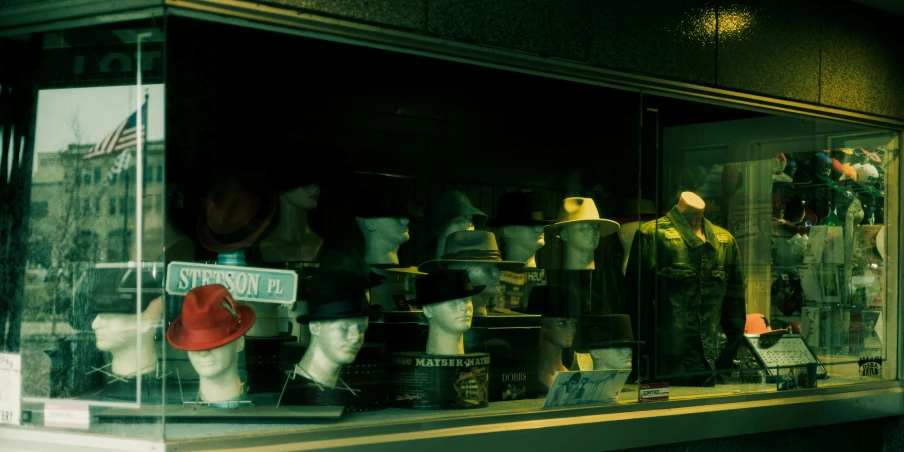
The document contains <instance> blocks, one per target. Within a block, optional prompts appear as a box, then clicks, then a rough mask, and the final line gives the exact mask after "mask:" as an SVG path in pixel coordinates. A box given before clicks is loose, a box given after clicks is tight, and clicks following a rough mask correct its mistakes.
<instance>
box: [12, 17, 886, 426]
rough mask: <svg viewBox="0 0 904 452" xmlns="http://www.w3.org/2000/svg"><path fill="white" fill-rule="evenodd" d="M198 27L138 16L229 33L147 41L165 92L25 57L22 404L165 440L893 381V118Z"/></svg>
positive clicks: (176, 31)
mask: <svg viewBox="0 0 904 452" xmlns="http://www.w3.org/2000/svg"><path fill="white" fill-rule="evenodd" d="M199 24H200V23H199V22H196V21H193V20H188V19H175V18H174V19H172V21H171V25H172V27H170V28H169V29H168V33H169V34H168V35H167V36H166V37H167V39H170V40H173V42H176V43H179V42H187V41H188V40H190V39H193V38H196V37H198V36H202V35H204V34H205V33H210V34H212V35H216V36H221V37H222V38H223V39H224V40H225V42H226V43H228V44H229V45H225V44H224V45H222V46H217V47H215V48H207V47H204V46H201V47H193V46H178V45H174V46H172V47H171V48H170V50H169V53H168V54H167V55H165V57H164V56H163V55H162V54H161V55H160V58H161V60H160V61H165V62H166V64H167V71H168V73H170V74H182V73H191V74H195V77H173V78H172V79H171V80H168V81H167V84H166V91H167V93H166V96H168V97H167V98H166V103H165V104H164V91H163V86H164V85H163V79H162V72H160V73H159V74H158V73H157V72H156V71H158V70H159V66H154V68H153V69H147V70H146V72H147V74H145V78H144V81H143V84H142V85H141V86H138V85H137V82H136V80H135V79H134V78H131V77H126V76H125V75H122V74H120V76H119V77H116V78H114V77H112V76H109V75H108V74H107V73H106V72H104V73H103V74H96V76H97V77H96V78H95V79H90V80H87V79H76V78H73V77H72V76H71V74H68V75H64V74H56V73H45V74H43V75H42V77H45V78H50V79H52V80H56V83H57V84H58V85H60V84H64V82H65V83H68V84H69V85H71V86H66V87H62V86H55V87H54V88H55V89H49V88H47V87H46V86H47V85H49V84H50V83H49V81H48V80H42V81H41V83H44V85H41V86H44V89H41V90H40V91H39V95H38V108H37V117H36V118H35V121H36V135H37V136H38V139H36V142H35V144H34V149H33V151H30V152H33V155H34V156H35V161H36V162H37V163H36V165H35V167H36V169H35V171H34V174H33V176H32V179H31V183H30V201H29V202H30V203H31V204H32V205H41V206H46V207H42V208H41V209H38V210H40V212H33V214H32V215H31V216H30V217H29V218H28V219H27V221H26V224H25V226H23V227H25V228H26V230H27V231H28V232H27V234H26V235H27V236H28V237H29V239H28V243H29V246H32V244H35V246H36V248H35V249H38V248H37V244H38V243H46V242H51V243H54V246H52V249H51V250H50V252H49V255H50V257H49V258H47V257H42V258H41V259H36V261H35V262H29V263H28V265H27V268H28V272H30V273H28V275H29V277H28V278H26V279H25V282H24V283H23V284H24V288H23V294H24V296H23V300H24V301H23V308H24V312H25V313H26V315H25V316H24V318H23V322H22V326H21V331H22V334H21V343H22V346H21V348H20V349H19V350H17V354H19V355H20V356H22V357H23V367H22V369H23V370H22V374H23V376H24V378H23V382H22V394H23V397H24V398H23V400H24V401H25V402H26V405H25V408H26V409H27V410H30V411H33V412H34V413H42V412H46V410H47V408H46V406H45V405H46V404H52V403H57V402H60V401H66V402H77V403H82V404H84V407H86V408H85V409H86V410H87V412H88V413H89V429H90V430H91V431H95V432H105V433H109V432H113V433H115V434H124V435H128V436H138V437H165V438H176V439H179V438H193V437H197V436H204V435H217V434H227V433H230V432H232V430H233V429H234V428H235V425H233V422H231V421H230V420H229V418H230V417H231V418H232V420H233V421H234V423H235V424H237V423H238V421H239V420H241V422H243V423H244V424H243V425H244V426H243V427H242V429H243V430H242V431H243V432H246V433H247V432H253V431H264V430H267V429H269V428H272V427H273V425H274V424H276V423H283V424H290V426H289V427H286V428H295V427H297V426H299V425H301V426H303V427H304V428H307V427H311V425H312V424H314V423H316V422H323V421H324V420H329V421H336V420H338V421H339V422H340V423H343V422H344V423H349V424H351V423H355V422H397V421H398V420H399V419H404V420H405V421H406V422H407V421H416V420H418V419H421V418H422V417H423V416H434V417H436V418H443V417H444V416H461V414H460V413H463V412H462V411H459V410H463V409H464V410H469V411H466V412H467V413H468V414H467V415H468V416H475V417H476V416H481V413H493V412H505V411H511V410H514V411H520V412H531V411H536V410H541V409H555V408H559V407H565V406H576V405H580V406H582V407H599V406H617V405H619V404H631V403H637V402H638V400H639V399H640V398H641V396H642V394H641V393H642V391H643V388H644V387H646V385H658V386H656V387H660V388H661V387H663V386H662V385H667V386H668V387H669V388H670V397H671V398H672V399H681V398H685V397H702V396H727V395H731V394H737V393H753V392H758V393H767V392H773V391H778V390H789V389H807V388H813V387H819V386H825V385H842V384H853V383H859V382H867V381H876V380H883V379H884V380H888V379H893V378H895V377H896V375H895V374H894V370H893V369H894V368H895V366H896V364H895V362H894V357H893V356H889V355H888V347H889V341H891V340H894V338H895V337H896V330H895V329H894V327H893V326H891V325H895V324H896V321H892V320H891V319H892V318H893V317H894V316H895V312H897V305H896V303H897V301H896V300H897V299H898V296H897V287H896V286H895V284H896V283H895V281H894V278H889V277H888V275H891V274H895V273H894V272H896V271H897V267H896V264H894V262H893V261H894V259H893V257H894V256H895V253H897V249H898V243H897V239H896V234H897V232H894V231H896V229H894V223H895V221H894V220H896V219H897V218H898V216H899V212H898V208H897V199H898V198H897V191H898V178H899V174H898V173H899V169H898V168H899V165H900V162H899V160H898V152H899V133H898V132H896V131H887V130H880V129H875V128H867V127H864V126H859V125H852V124H846V123H841V122H829V121H824V120H816V119H809V118H798V117H782V116H774V115H770V114H765V113H759V112H748V111H743V110H739V109H736V108H730V107H726V106H720V105H710V104H702V103H695V102H691V101H677V100H674V99H669V98H665V97H659V96H655V95H651V94H646V93H641V92H630V91H620V90H617V89H614V88H602V87H596V86H589V85H580V84H577V83H572V82H564V81H559V80H550V79H544V78H541V77H537V76H528V75H524V74H517V73H509V72H504V71H500V70H491V69H487V68H478V67H472V66H468V65H464V64H462V63H452V62H447V61H439V60H431V59H429V58H426V57H416V56H411V55H402V54H393V53H392V52H388V51H384V50H375V49H369V48H361V47H355V46H351V45H348V44H337V43H329V42H320V41H316V40H311V39H306V38H299V37H295V36H288V35H281V34H278V33H273V32H262V31H256V30H247V29H241V28H236V27H229V26H223V25H217V26H210V25H209V24H208V25H205V26H196V25H199ZM120 28H122V29H127V28H128V27H125V26H123V27H120ZM120 28H117V27H113V28H112V29H113V30H120ZM133 28H135V29H136V30H137V29H141V30H144V28H145V27H144V26H142V27H133ZM105 30H107V31H109V29H105ZM77 32H78V31H73V32H72V33H77ZM136 33H137V32H136ZM143 33H148V34H150V36H151V38H148V41H147V42H146V45H147V46H148V47H146V48H142V49H143V51H146V52H150V54H151V55H156V54H155V53H154V52H158V51H160V50H161V48H162V47H161V46H160V44H162V39H163V34H162V31H161V30H160V29H159V28H158V29H156V31H155V32H146V31H145V32H143ZM133 34H135V33H133ZM137 34H141V33H137ZM110 35H111V36H117V37H122V36H131V35H129V34H128V33H121V32H119V33H111V34H110ZM53 39H65V36H64V34H60V33H57V34H56V35H54V34H53V33H48V34H47V36H45V40H47V42H51V41H52V40H53ZM99 44H100V43H98V45H99ZM105 45H112V44H110V43H106V44H105ZM116 45H121V46H130V48H133V47H135V46H136V45H140V40H132V41H129V40H128V39H127V40H126V42H119V43H116ZM288 45H291V46H295V47H298V48H304V49H305V50H306V52H307V53H306V54H307V56H308V57H307V64H308V65H309V67H307V69H306V70H305V71H304V72H303V73H297V74H293V75H292V76H291V77H290V76H288V75H285V74H282V75H279V76H278V77H276V79H277V80H276V81H275V82H274V81H273V79H271V78H270V76H269V75H266V74H263V73H261V72H260V71H258V70H257V69H255V68H259V67H263V66H262V63H261V62H263V61H267V60H268V59H270V58H277V57H278V55H279V54H280V52H281V50H280V49H282V48H284V47H285V46H288ZM245 46H251V47H253V48H254V49H256V51H255V52H254V53H253V54H251V53H245V52H233V51H234V50H235V49H237V48H245ZM249 48H250V47H249ZM230 49H231V50H230ZM45 52H46V55H43V57H42V58H43V59H42V61H43V63H42V64H45V65H49V64H50V63H52V62H53V61H54V60H53V58H63V57H66V58H69V57H71V56H60V55H56V54H54V52H53V51H52V49H50V48H47V49H45ZM202 53H203V54H204V55H203V57H202V55H201V54H202ZM337 54H342V55H347V57H346V58H342V59H341V61H342V62H340V63H335V62H334V63H330V64H327V61H334V60H335V58H334V57H335V56H336V55H337ZM111 58H112V57H111ZM116 58H119V57H118V56H117V57H116ZM154 58H155V57H154V56H151V57H149V59H148V60H147V61H154ZM377 62H379V63H380V64H376V63H377ZM214 63H216V64H214ZM122 72H125V71H122ZM104 74H107V75H104ZM67 77H68V78H67ZM105 77H106V78H105ZM527 92H530V93H531V94H530V95H526V93H527ZM89 99H91V100H90V101H89ZM136 100H141V102H145V103H142V105H141V106H140V107H139V106H138V102H137V101H136ZM114 104H115V107H112V105H114ZM603 104H605V105H606V107H605V108H601V107H600V105H603ZM164 107H165V108H166V109H167V115H166V116H165V118H164V116H163V114H162V112H163V108H164ZM66 109H70V110H72V111H76V112H84V113H85V114H86V115H90V116H91V120H90V124H88V123H87V122H88V121H87V120H85V122H86V123H85V124H84V125H83V124H81V119H80V118H82V117H84V116H85V115H77V114H75V113H73V115H72V117H71V118H70V120H69V121H68V122H67V121H65V120H63V119H61V118H60V117H59V115H58V114H56V113H55V112H58V111H64V112H65V111H66ZM641 111H644V113H641ZM51 112H53V113H51ZM98 112H102V114H101V113H98ZM253 112H259V113H253ZM654 113H655V115H656V116H657V118H656V119H657V120H656V121H647V120H646V119H645V120H644V121H642V122H641V121H638V118H639V117H642V116H643V117H644V118H648V117H649V116H650V115H653V114H654ZM101 117H102V118H104V119H110V121H101V119H100V118H101ZM138 118H142V119H141V121H139V119H138ZM142 121H145V122H142ZM164 121H166V125H167V127H166V130H167V132H168V136H167V137H166V140H164V137H163V130H164V128H163V124H164ZM136 124H143V126H142V131H141V133H142V134H143V135H138V134H137V131H133V132H131V133H132V134H135V135H136V136H137V137H138V138H136V137H133V138H132V141H128V142H123V138H122V135H123V134H125V133H126V131H129V130H132V129H137V127H136ZM188 124H191V127H189V126H188ZM67 128H68V129H67ZM63 129H66V130H63ZM111 131H112V132H111ZM650 136H656V137H657V138H655V139H649V138H648V137H650ZM262 137H266V139H263V138H262ZM54 140H56V142H53V141H54ZM60 140H62V141H63V143H62V144H61V143H60V142H59V141H60ZM51 142H53V143H51ZM48 143H50V144H48ZM110 143H113V144H110ZM138 143H141V145H140V146H139V145H138ZM139 147H140V148H141V154H139V153H138V148H139ZM614 162H617V165H616V166H613V163H614ZM138 169H141V170H142V175H141V176H139V175H138ZM164 176H165V180H164ZM142 181H143V182H142ZM104 197H106V198H107V200H108V201H109V202H108V205H107V206H106V207H107V209H102V211H100V212H99V211H98V209H99V208H100V207H102V205H101V203H99V201H98V200H102V199H103V198H104ZM91 199H94V201H91ZM117 199H119V200H120V201H117ZM37 203H42V204H37ZM89 224H90V225H91V226H88V225H89ZM40 254H41V256H44V255H46V254H48V253H47V252H46V251H43V252H42V253H40ZM30 255H32V254H29V256H30ZM139 261H140V263H139ZM38 273H40V274H41V275H42V277H41V278H38V277H37V276H35V275H37V274H38ZM46 306H50V307H51V309H50V310H49V311H48V310H47V309H45V308H44V307H46ZM895 320H896V319H895ZM48 325H49V326H48ZM48 329H49V333H48V332H46V331H45V330H48ZM187 407H190V409H188V408H187ZM455 413H459V414H455ZM40 419H41V418H40V417H38V416H36V417H33V418H32V421H30V422H31V424H30V425H29V426H31V427H40V426H41V424H40V422H41V421H40ZM43 419H46V418H43ZM164 419H165V420H164ZM123 423H125V424H128V426H129V431H128V432H126V431H124V429H121V428H120V427H121V426H122V424H123ZM23 425H25V424H23ZM43 425H44V426H48V427H52V426H53V425H52V423H50V424H48V423H46V422H45V424H43ZM299 428H302V427H299ZM316 428H319V429H329V428H332V427H331V425H318V426H316Z"/></svg>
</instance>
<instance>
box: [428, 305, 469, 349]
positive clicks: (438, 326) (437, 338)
mask: <svg viewBox="0 0 904 452" xmlns="http://www.w3.org/2000/svg"><path fill="white" fill-rule="evenodd" d="M473 316H474V307H473V305H472V304H471V299H470V298H458V299H455V300H449V301H444V302H441V303H434V304H430V305H426V306H424V317H427V322H429V324H430V332H429V334H428V335H427V353H429V354H431V355H464V354H465V342H464V333H465V331H468V330H469V329H470V328H471V319H472V318H473Z"/></svg>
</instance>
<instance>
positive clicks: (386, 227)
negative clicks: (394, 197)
mask: <svg viewBox="0 0 904 452" xmlns="http://www.w3.org/2000/svg"><path fill="white" fill-rule="evenodd" d="M355 221H357V222H358V229H359V230H360V231H361V234H362V235H363V236H364V245H365V253H364V260H365V262H367V263H368V264H371V265H375V264H398V263H399V256H398V252H399V246H401V245H402V244H403V243H405V242H407V241H408V239H409V238H410V237H409V235H408V223H409V220H408V219H407V218H401V217H375V218H360V217H356V218H355Z"/></svg>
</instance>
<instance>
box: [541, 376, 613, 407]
mask: <svg viewBox="0 0 904 452" xmlns="http://www.w3.org/2000/svg"><path fill="white" fill-rule="evenodd" d="M630 374H631V371H630V370H629V369H622V370H619V369H612V370H585V371H580V372H556V378H555V380H553V382H552V386H550V387H549V393H547V394H546V402H545V403H544V404H543V408H553V407H561V406H572V405H584V404H591V403H612V402H616V401H617V400H618V393H619V392H620V391H621V388H622V386H624V385H625V380H627V379H628V375H630Z"/></svg>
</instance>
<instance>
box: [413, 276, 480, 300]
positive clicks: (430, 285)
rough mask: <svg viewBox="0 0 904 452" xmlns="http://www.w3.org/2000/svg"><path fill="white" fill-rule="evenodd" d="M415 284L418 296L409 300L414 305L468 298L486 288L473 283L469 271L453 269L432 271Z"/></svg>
mask: <svg viewBox="0 0 904 452" xmlns="http://www.w3.org/2000/svg"><path fill="white" fill-rule="evenodd" d="M414 284H415V287H417V298H416V299H414V300H408V304H410V305H413V306H424V305H428V304H433V303H442V302H444V301H450V300H457V299H459V298H467V297H470V296H473V295H477V294H479V293H480V292H481V291H483V289H485V288H486V286H475V285H473V284H471V278H470V277H469V276H468V272H467V271H465V270H451V269H440V270H435V271H432V272H430V273H428V274H427V275H425V276H421V277H420V278H418V279H416V280H415V281H414Z"/></svg>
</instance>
